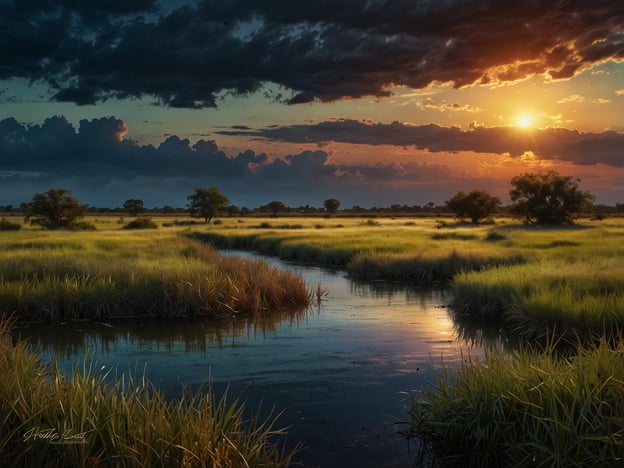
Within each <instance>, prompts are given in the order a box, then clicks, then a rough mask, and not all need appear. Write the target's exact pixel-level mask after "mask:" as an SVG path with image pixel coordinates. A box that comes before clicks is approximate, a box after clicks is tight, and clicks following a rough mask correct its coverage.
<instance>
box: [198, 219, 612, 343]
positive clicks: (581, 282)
mask: <svg viewBox="0 0 624 468" xmlns="http://www.w3.org/2000/svg"><path fill="white" fill-rule="evenodd" d="M297 221H298V225H297V229H296V230H293V229H267V227H270V226H271V225H270V224H268V222H267V223H263V222H262V220H258V219H254V223H253V224H250V223H240V222H235V221H234V220H230V221H229V222H224V223H223V225H221V226H219V227H214V226H211V227H208V228H206V229H204V230H202V231H197V230H195V231H193V232H192V233H191V234H190V235H191V236H194V237H196V238H198V239H201V240H204V241H206V242H209V243H212V244H214V245H217V246H224V247H230V248H242V249H252V250H258V251H260V252H263V253H266V254H269V255H276V256H279V257H281V258H283V259H287V260H294V261H300V262H310V263H315V264H324V265H333V266H337V267H341V268H344V269H346V270H347V272H348V273H349V275H350V276H351V277H353V278H356V279H365V280H393V281H410V282H420V283H423V282H424V283H440V282H452V284H453V287H454V292H455V301H454V304H453V306H454V310H455V311H456V312H457V313H458V314H461V315H472V316H476V317H481V318H484V319H487V320H495V321H499V322H501V323H503V324H504V325H505V326H506V327H508V328H509V329H510V330H512V331H513V332H514V333H518V334H521V335H524V336H533V337H540V336H541V337H543V336H545V335H548V334H551V333H553V332H554V331H555V330H558V331H559V332H560V333H561V334H564V335H566V334H571V335H574V334H583V335H593V334H600V333H601V332H603V331H605V330H607V331H608V332H613V331H614V330H618V329H620V328H623V326H624V311H623V310H622V307H623V306H622V303H623V302H624V301H622V293H621V291H622V285H623V284H624V270H623V269H622V268H621V267H620V265H622V264H624V242H622V240H623V239H624V222H623V220H622V219H619V218H607V219H604V220H600V221H584V222H583V223H581V224H579V225H574V226H564V227H543V226H524V225H519V224H515V223H512V222H510V220H509V219H505V218H502V219H499V220H497V223H496V224H488V225H483V226H472V225H465V224H461V223H459V224H458V223H455V222H454V221H453V220H450V219H445V218H425V219H418V220H416V221H410V222H406V221H405V219H397V220H395V219H382V218H376V219H375V220H370V219H369V220H362V219H358V218H345V219H341V223H340V224H339V225H337V224H336V223H335V220H319V219H318V218H314V219H310V220H307V219H305V218H303V219H302V218H297ZM369 221H373V222H369ZM280 222H281V223H283V224H284V225H286V226H288V225H289V224H291V223H290V220H289V219H288V218H284V219H282V220H281V221H280ZM259 226H262V229H260V228H259ZM321 228H323V229H321Z"/></svg>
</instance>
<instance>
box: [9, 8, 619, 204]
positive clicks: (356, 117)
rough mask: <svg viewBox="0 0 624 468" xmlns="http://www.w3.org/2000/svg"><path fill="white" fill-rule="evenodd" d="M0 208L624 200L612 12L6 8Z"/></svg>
mask: <svg viewBox="0 0 624 468" xmlns="http://www.w3.org/2000/svg"><path fill="white" fill-rule="evenodd" d="M0 7H1V11H2V14H1V15H0V57H1V60H0V205H6V204H13V205H19V203H20V202H23V201H29V200H30V199H31V198H32V195H33V193H35V192H42V191H46V190H48V189H50V188H67V189H69V190H71V191H72V194H73V195H74V196H76V197H77V198H78V199H79V200H80V201H81V202H83V203H88V204H89V205H92V206H106V207H116V206H121V205H122V204H123V202H124V201H125V200H127V199H128V198H140V199H142V200H144V202H145V205H146V206H148V207H154V206H163V205H171V206H179V207H183V206H185V205H186V203H187V200H186V197H187V196H188V195H189V194H191V193H192V191H193V189H194V188H195V187H209V186H213V185H214V186H216V187H218V188H219V190H220V191H221V192H223V193H224V194H225V195H226V196H228V198H229V199H230V202H231V203H232V204H235V205H237V206H239V207H242V206H247V207H249V208H255V207H258V206H260V205H264V204H266V203H268V202H270V201H271V200H280V201H282V202H284V203H285V204H286V205H288V206H293V207H296V206H301V205H311V206H322V204H323V200H325V199H327V198H337V199H338V200H340V201H341V207H342V208H350V207H352V206H353V205H359V206H363V207H371V206H389V205H391V204H394V203H398V204H407V205H425V204H427V203H428V202H434V203H436V204H441V203H443V202H444V200H447V199H448V198H450V197H451V196H453V195H454V194H455V193H456V192H457V191H459V190H471V189H482V190H487V191H489V192H491V193H492V194H495V195H498V196H500V197H501V198H502V199H503V201H504V202H507V201H508V192H509V188H510V184H509V181H510V179H511V178H512V177H513V176H515V175H518V174H522V173H525V172H539V171H546V170H549V169H555V170H557V171H558V172H559V173H560V174H563V175H571V176H574V177H579V178H580V179H581V187H582V188H583V189H586V190H589V191H591V192H592V193H593V194H595V195H596V199H597V200H596V201H597V203H604V204H610V205H613V204H615V203H624V2H622V1H621V0H577V1H575V0H553V1H548V2H546V1H535V0H525V1H522V2H516V1H500V0H484V1H477V0H428V1H425V0H368V1H365V0H343V1H329V0H315V1H313V2H311V1H305V2H304V1H301V2H299V1H292V0H263V1H250V0H123V1H117V0H91V1H82V0H0Z"/></svg>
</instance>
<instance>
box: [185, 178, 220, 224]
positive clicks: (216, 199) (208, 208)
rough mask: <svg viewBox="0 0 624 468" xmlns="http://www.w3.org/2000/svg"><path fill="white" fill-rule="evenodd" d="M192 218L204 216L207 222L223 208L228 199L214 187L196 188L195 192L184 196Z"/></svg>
mask: <svg viewBox="0 0 624 468" xmlns="http://www.w3.org/2000/svg"><path fill="white" fill-rule="evenodd" d="M186 199H187V200H189V204H188V207H189V211H190V214H191V217H192V218H204V221H205V222H206V223H209V222H210V220H211V219H212V218H214V217H215V216H217V215H218V214H219V213H220V212H221V211H223V210H225V209H226V208H227V206H228V203H229V202H230V200H228V197H226V196H225V195H223V194H222V193H221V192H219V190H218V189H217V188H216V187H210V188H196V189H195V193H194V194H192V195H189V196H188V197H186Z"/></svg>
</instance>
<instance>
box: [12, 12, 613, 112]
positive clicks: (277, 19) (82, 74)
mask: <svg viewBox="0 0 624 468" xmlns="http://www.w3.org/2000/svg"><path fill="white" fill-rule="evenodd" d="M176 4H177V5H179V7H176ZM159 5H160V2H158V1H157V0H127V1H124V2H110V1H103V0H97V1H92V2H78V1H74V0H58V1H55V2H51V1H47V0H32V1H28V2H23V1H21V0H0V6H1V7H2V11H3V14H2V16H0V54H1V55H2V57H3V61H2V63H1V64H0V78H4V79H6V78H25V79H28V80H32V81H42V82H44V83H46V84H47V85H49V87H50V89H51V90H52V93H53V96H54V99H56V100H59V101H71V102H75V103H78V104H92V103H95V102H98V101H101V100H105V99H108V98H111V97H118V98H125V97H140V96H154V97H155V98H156V99H157V101H159V102H160V103H162V104H164V105H167V106H171V107H185V108H202V107H214V106H216V105H217V103H218V99H219V96H220V95H221V94H222V93H224V92H231V93H234V94H238V95H245V94H249V93H253V92H256V91H258V90H260V89H261V87H262V86H263V85H264V84H266V83H273V84H275V85H277V86H278V87H280V91H279V92H278V93H276V95H277V96H278V99H282V100H285V101H287V102H289V103H291V104H297V103H305V102H310V101H313V100H320V101H332V100H337V99H343V98H357V97H361V96H366V95H372V96H388V95H389V94H390V91H389V89H390V88H391V87H392V86H394V85H404V86H409V87H411V88H414V89H418V88H423V87H426V86H427V85H429V84H431V83H435V82H445V83H452V84H453V85H454V86H456V87H461V86H469V85H473V84H476V83H496V82H504V81H513V80H518V79H522V78H526V77H528V76H531V75H534V74H543V75H545V76H548V77H551V78H553V79H566V78H570V77H572V76H574V75H575V74H577V73H579V72H580V71H582V70H584V69H587V68H588V67H591V66H592V65H595V64H599V63H603V62H605V61H607V60H623V59H624V42H623V41H622V29H624V4H623V3H622V2H621V1H619V0H595V1H593V2H582V1H567V0H559V1H555V2H546V3H545V2H542V1H540V0H527V1H524V2H500V1H498V0H486V1H482V2H478V3H475V2H473V1H470V0H448V1H444V2H442V1H440V2H414V1H412V0H394V1H386V0H371V1H367V2H363V1H361V0H341V1H335V0H317V1H315V2H292V1H290V0H266V1H262V2H258V1H252V0H194V1H193V0H186V1H184V2H179V3H176V2H173V1H170V2H165V3H164V4H163V5H165V6H166V7H167V8H166V9H159V8H160V7H159ZM279 96H281V97H279Z"/></svg>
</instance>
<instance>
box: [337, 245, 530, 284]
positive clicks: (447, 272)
mask: <svg viewBox="0 0 624 468" xmlns="http://www.w3.org/2000/svg"><path fill="white" fill-rule="evenodd" d="M524 262H526V259H525V257H524V256H522V255H519V254H513V255H491V254H490V255H488V253H487V252H470V251H463V252H462V251H458V250H456V249H450V250H449V249H445V250H442V249H435V250H430V251H428V252H427V251H425V252H422V253H420V254H416V255H415V254H413V253H400V254H398V253H371V252H360V253H358V254H357V255H356V256H355V257H354V258H353V260H351V261H350V262H349V264H348V265H347V272H348V273H349V274H350V275H351V276H353V277H355V278H358V279H365V280H381V279H383V280H391V281H392V280H394V281H396V280H400V281H415V282H425V283H431V282H440V281H449V280H451V279H452V278H453V277H454V276H455V275H457V274H458V273H460V272H463V271H481V270H483V269H489V268H493V267H498V266H499V265H513V264H516V263H524Z"/></svg>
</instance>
